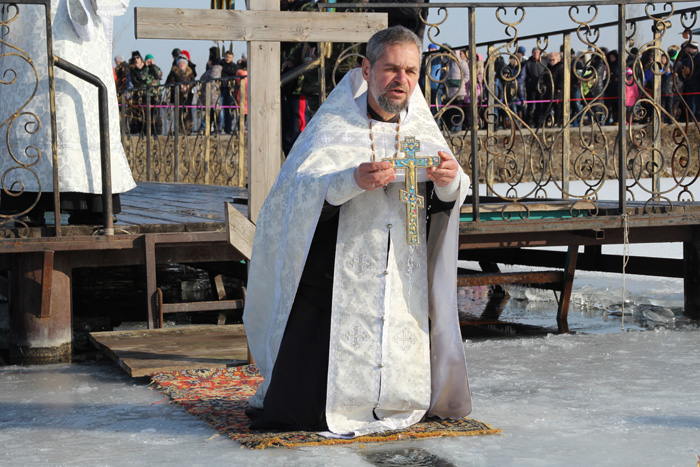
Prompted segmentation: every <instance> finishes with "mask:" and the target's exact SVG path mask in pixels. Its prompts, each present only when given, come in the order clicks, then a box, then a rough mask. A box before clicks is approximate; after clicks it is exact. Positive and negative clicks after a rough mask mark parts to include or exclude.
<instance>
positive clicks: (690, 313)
mask: <svg viewBox="0 0 700 467" xmlns="http://www.w3.org/2000/svg"><path fill="white" fill-rule="evenodd" d="M696 230H697V229H696ZM698 233H700V232H698ZM693 238H695V239H696V240H691V241H688V242H683V302H684V307H683V313H684V314H685V315H686V316H687V317H689V318H691V319H700V240H698V236H697V235H693Z"/></svg>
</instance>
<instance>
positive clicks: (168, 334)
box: [90, 325, 248, 378]
mask: <svg viewBox="0 0 700 467" xmlns="http://www.w3.org/2000/svg"><path fill="white" fill-rule="evenodd" d="M90 341H91V342H93V344H95V346H97V348H98V349H101V350H102V351H103V352H104V353H105V354H106V355H108V356H109V357H110V358H112V359H113V360H114V361H116V362H117V364H118V365H119V366H120V367H121V368H122V369H124V371H126V372H127V373H128V374H129V376H132V377H134V378H137V377H141V376H150V375H153V374H155V373H158V372H160V371H177V370H194V369H218V368H227V367H230V366H237V365H243V364H245V362H247V358H248V357H247V351H248V347H247V341H246V338H245V330H244V329H243V325H228V326H216V325H213V326H179V327H177V328H166V329H150V330H135V331H112V332H93V333H90Z"/></svg>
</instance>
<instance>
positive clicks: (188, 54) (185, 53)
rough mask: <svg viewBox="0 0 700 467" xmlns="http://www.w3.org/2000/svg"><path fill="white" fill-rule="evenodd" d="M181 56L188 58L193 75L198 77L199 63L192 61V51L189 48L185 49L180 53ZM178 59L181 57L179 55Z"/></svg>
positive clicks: (188, 64)
mask: <svg viewBox="0 0 700 467" xmlns="http://www.w3.org/2000/svg"><path fill="white" fill-rule="evenodd" d="M180 57H185V58H186V59H187V66H188V67H190V69H191V70H192V75H193V76H194V77H195V78H196V77H197V65H195V64H194V63H193V62H192V57H190V53H189V52H188V51H187V50H183V51H182V53H181V54H180ZM178 59H179V57H178ZM176 61H177V60H176Z"/></svg>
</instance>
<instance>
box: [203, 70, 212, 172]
mask: <svg viewBox="0 0 700 467" xmlns="http://www.w3.org/2000/svg"><path fill="white" fill-rule="evenodd" d="M211 107H212V105H211V81H207V82H206V83H204V125H205V128H204V141H205V143H204V184H205V185H209V184H210V183H211V174H210V172H211V170H210V164H211V160H210V159H211V138H210V136H211Z"/></svg>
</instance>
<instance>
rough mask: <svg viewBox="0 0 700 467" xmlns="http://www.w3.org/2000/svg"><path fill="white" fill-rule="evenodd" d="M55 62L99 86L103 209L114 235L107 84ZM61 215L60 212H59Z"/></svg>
mask: <svg viewBox="0 0 700 467" xmlns="http://www.w3.org/2000/svg"><path fill="white" fill-rule="evenodd" d="M53 60H54V64H55V65H56V66H57V67H59V68H60V69H62V70H64V71H66V72H68V73H70V74H72V75H74V76H77V77H78V78H80V79H82V80H84V81H86V82H88V83H90V84H92V85H94V86H97V95H98V101H99V114H100V116H99V124H100V153H101V156H102V157H101V159H102V211H103V213H102V214H103V220H104V231H105V235H107V236H110V235H114V216H113V215H112V214H113V207H112V163H111V160H110V152H109V149H110V146H109V102H108V98H107V86H105V85H104V83H103V82H102V81H101V80H100V78H98V77H97V76H95V75H93V74H92V73H88V72H87V71H85V70H83V69H82V68H79V67H77V66H75V65H73V64H72V63H69V62H67V61H65V60H63V59H62V58H59V57H57V56H55V55H54V56H53ZM59 216H60V214H59Z"/></svg>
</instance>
